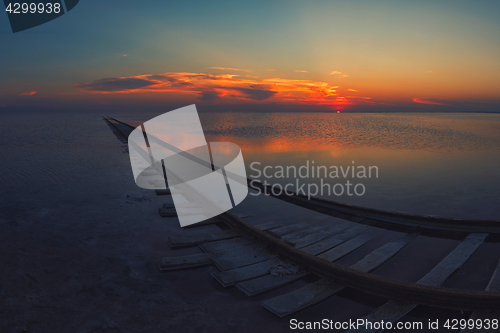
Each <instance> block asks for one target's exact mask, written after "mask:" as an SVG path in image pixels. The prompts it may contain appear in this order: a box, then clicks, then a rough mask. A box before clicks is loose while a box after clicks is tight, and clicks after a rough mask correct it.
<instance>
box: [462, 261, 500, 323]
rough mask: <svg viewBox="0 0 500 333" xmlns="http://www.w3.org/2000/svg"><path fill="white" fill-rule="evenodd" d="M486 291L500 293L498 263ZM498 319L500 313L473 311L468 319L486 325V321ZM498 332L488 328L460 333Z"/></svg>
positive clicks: (499, 267) (499, 263) (499, 264)
mask: <svg viewBox="0 0 500 333" xmlns="http://www.w3.org/2000/svg"><path fill="white" fill-rule="evenodd" d="M485 290H486V291H489V292H492V293H500V261H499V262H498V265H497V268H496V269H495V271H494V272H493V275H492V276H491V279H490V282H489V283H488V286H486V289H485ZM499 318H500V311H474V312H473V313H472V314H471V316H470V317H469V319H472V320H474V321H476V320H478V319H479V320H480V322H482V323H483V325H484V323H486V319H489V320H492V319H499ZM478 331H480V332H491V333H493V332H498V329H493V328H492V327H490V329H484V328H483V329H481V330H478V329H477V328H476V329H468V328H467V329H464V330H462V331H461V333H472V332H478Z"/></svg>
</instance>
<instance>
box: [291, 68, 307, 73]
mask: <svg viewBox="0 0 500 333" xmlns="http://www.w3.org/2000/svg"><path fill="white" fill-rule="evenodd" d="M294 72H297V73H308V72H307V71H303V70H301V69H296V70H295V71H294Z"/></svg>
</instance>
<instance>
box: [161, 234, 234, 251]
mask: <svg viewBox="0 0 500 333" xmlns="http://www.w3.org/2000/svg"><path fill="white" fill-rule="evenodd" d="M235 237H241V235H240V234H238V232H236V231H235V230H224V231H220V232H211V233H206V234H203V235H197V236H191V237H187V236H170V237H168V239H169V242H170V247H171V248H178V247H186V246H195V245H199V244H202V243H206V242H213V241H217V240H222V239H230V238H235Z"/></svg>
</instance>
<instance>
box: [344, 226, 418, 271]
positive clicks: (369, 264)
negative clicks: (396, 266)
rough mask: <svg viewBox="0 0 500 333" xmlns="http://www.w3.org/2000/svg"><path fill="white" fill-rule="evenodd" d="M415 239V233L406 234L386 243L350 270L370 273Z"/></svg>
mask: <svg viewBox="0 0 500 333" xmlns="http://www.w3.org/2000/svg"><path fill="white" fill-rule="evenodd" d="M415 237H417V234H416V233H415V234H406V235H404V236H402V237H400V238H398V239H396V240H393V241H391V242H389V243H386V244H384V245H382V246H381V247H379V248H377V249H375V250H373V251H372V252H370V253H369V254H368V255H366V256H365V257H364V258H363V259H361V260H360V261H358V262H357V263H355V264H354V265H351V266H350V268H352V269H357V270H359V271H362V272H370V271H372V270H374V269H375V268H377V267H379V266H381V265H382V264H383V263H385V262H386V261H387V260H389V259H390V258H392V257H393V256H394V255H396V253H398V252H399V251H401V249H402V248H403V247H405V246H406V245H408V243H410V242H411V241H412V240H414V239H415Z"/></svg>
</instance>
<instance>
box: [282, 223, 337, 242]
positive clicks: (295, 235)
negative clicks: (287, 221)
mask: <svg viewBox="0 0 500 333" xmlns="http://www.w3.org/2000/svg"><path fill="white" fill-rule="evenodd" d="M326 228H328V226H326V225H311V226H310V227H309V228H306V229H301V230H298V231H295V232H291V233H289V234H286V235H284V236H282V237H281V238H282V239H284V240H286V241H287V242H288V243H291V244H295V242H296V241H298V240H300V239H302V238H304V237H306V236H309V235H311V234H313V233H315V232H318V231H321V230H324V229H326Z"/></svg>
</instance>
